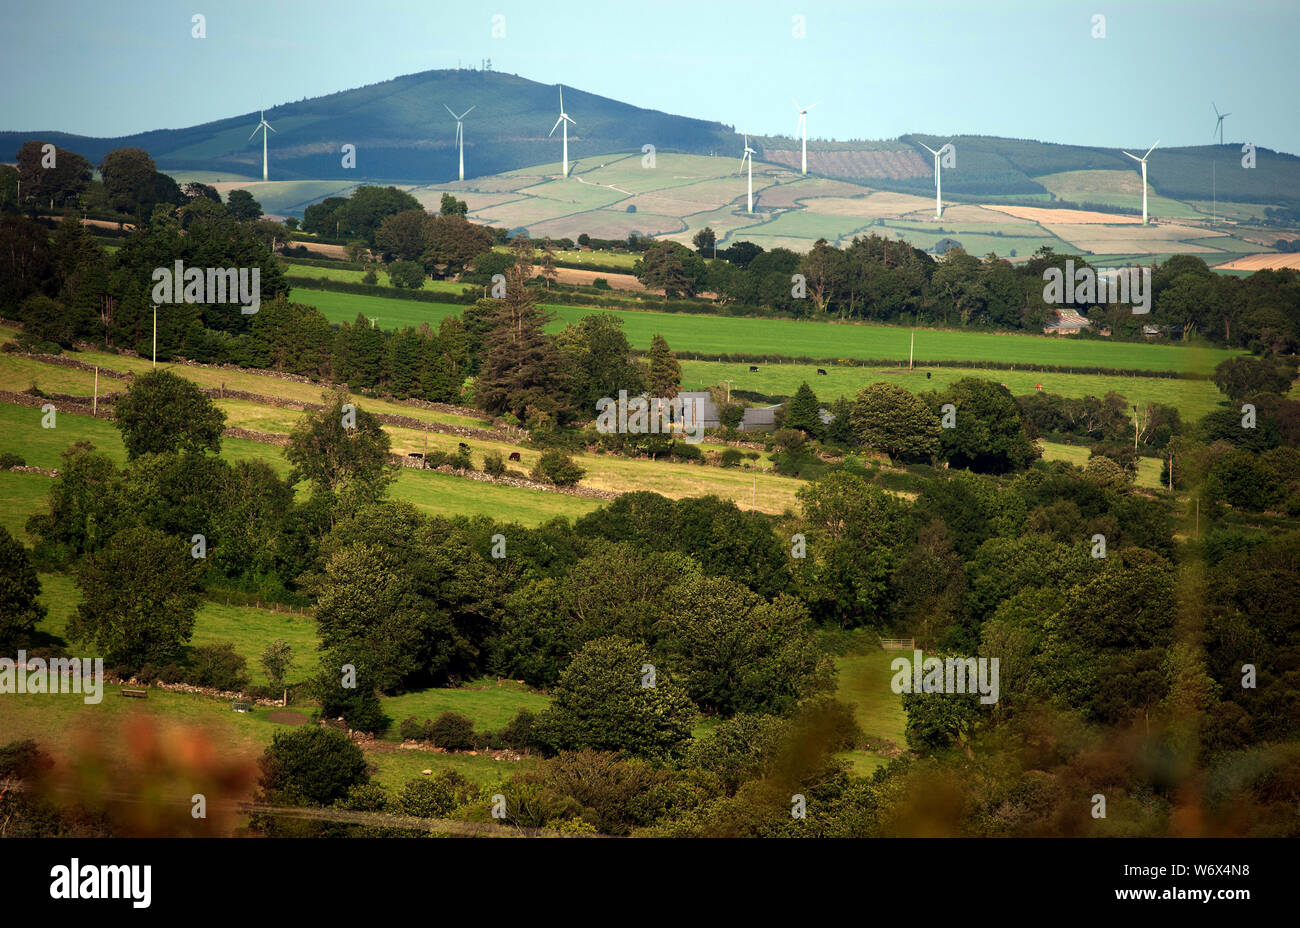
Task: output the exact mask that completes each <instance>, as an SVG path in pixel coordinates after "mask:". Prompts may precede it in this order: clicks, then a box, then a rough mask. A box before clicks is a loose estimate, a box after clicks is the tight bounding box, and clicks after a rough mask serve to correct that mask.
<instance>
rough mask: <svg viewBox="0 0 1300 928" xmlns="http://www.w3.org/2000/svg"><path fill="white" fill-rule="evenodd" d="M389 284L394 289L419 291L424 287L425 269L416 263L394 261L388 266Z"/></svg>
mask: <svg viewBox="0 0 1300 928" xmlns="http://www.w3.org/2000/svg"><path fill="white" fill-rule="evenodd" d="M388 282H389V283H391V284H392V285H393V286H394V287H398V288H402V287H405V288H406V289H407V290H419V289H420V288H421V287H423V286H424V267H423V266H422V265H421V264H420V263H419V262H416V261H394V262H393V263H392V264H390V265H388Z"/></svg>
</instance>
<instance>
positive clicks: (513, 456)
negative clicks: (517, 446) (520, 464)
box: [510, 451, 519, 461]
mask: <svg viewBox="0 0 1300 928" xmlns="http://www.w3.org/2000/svg"><path fill="white" fill-rule="evenodd" d="M510 460H512V461H518V460H519V452H518V451H511V452H510Z"/></svg>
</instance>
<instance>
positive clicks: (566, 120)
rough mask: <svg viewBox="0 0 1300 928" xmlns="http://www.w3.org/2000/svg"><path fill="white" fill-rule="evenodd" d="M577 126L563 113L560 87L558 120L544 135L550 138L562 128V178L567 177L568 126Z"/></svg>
mask: <svg viewBox="0 0 1300 928" xmlns="http://www.w3.org/2000/svg"><path fill="white" fill-rule="evenodd" d="M570 123H573V125H575V126H576V125H577V123H576V122H573V120H572V119H570V118H569V114H568V113H566V112H564V85H563V84H561V85H560V118H559V119H557V120H555V125H553V126H551V131H550V132H548V133H547V134H546V137H547V138H550V137H551V136H552V135H554V134H555V130H556V129H558V128H560V126H564V176H565V177H568V176H569V124H570Z"/></svg>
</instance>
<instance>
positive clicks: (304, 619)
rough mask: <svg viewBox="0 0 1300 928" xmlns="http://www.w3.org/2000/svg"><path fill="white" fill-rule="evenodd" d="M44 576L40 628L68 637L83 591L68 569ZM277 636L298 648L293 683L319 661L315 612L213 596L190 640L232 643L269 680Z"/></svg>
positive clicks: (259, 677) (256, 678) (255, 676)
mask: <svg viewBox="0 0 1300 928" xmlns="http://www.w3.org/2000/svg"><path fill="white" fill-rule="evenodd" d="M40 579H41V603H42V604H43V605H44V606H45V608H46V609H47V610H48V613H47V614H46V617H45V620H44V621H43V622H41V624H40V625H39V626H38V627H39V630H40V631H43V632H46V633H47V634H50V635H54V636H56V637H59V638H64V639H65V641H66V634H67V627H68V620H69V619H70V618H71V617H72V614H73V613H74V612H75V611H76V609H77V605H78V603H80V602H81V592H80V591H79V590H78V589H77V585H76V582H75V581H74V580H73V578H72V577H71V576H68V575H66V574H52V573H43V574H41V576H40ZM276 638H283V639H284V640H285V641H287V642H289V644H290V645H291V646H292V647H293V652H294V656H293V666H292V667H291V668H290V670H289V674H288V677H287V679H288V682H290V683H300V682H302V681H303V680H306V679H307V678H308V677H309V676H311V675H312V674H313V673H314V672H315V671H316V667H317V665H318V662H319V657H318V655H317V652H316V645H317V638H316V624H315V622H314V621H313V620H312V618H311V617H310V616H307V615H303V614H301V613H288V612H274V611H272V610H270V609H258V608H255V607H252V606H228V605H225V604H222V603H219V602H213V601H211V600H209V601H206V602H204V603H203V604H202V606H200V608H199V611H198V614H197V615H196V616H195V620H194V637H193V638H192V639H191V640H190V644H191V645H192V646H196V645H207V644H217V643H218V642H224V641H229V642H232V643H233V644H234V646H235V651H236V653H238V654H240V655H242V656H243V658H244V660H246V661H247V662H248V671H249V677H250V678H251V679H252V682H253V683H254V684H257V685H265V684H266V683H267V682H268V681H267V678H266V672H265V671H264V670H263V669H262V665H261V664H260V663H259V662H258V659H259V658H260V657H261V655H262V649H263V648H265V647H266V645H267V643H269V642H270V641H272V640H273V639H276ZM67 643H68V644H69V645H71V644H72V642H67Z"/></svg>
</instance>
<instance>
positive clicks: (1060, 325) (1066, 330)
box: [1043, 309, 1092, 335]
mask: <svg viewBox="0 0 1300 928" xmlns="http://www.w3.org/2000/svg"><path fill="white" fill-rule="evenodd" d="M1055 315H1056V319H1055V320H1054V321H1052V322H1049V323H1047V325H1045V326H1043V334H1044V335H1076V334H1078V333H1079V332H1082V331H1083V330H1084V329H1086V328H1087V327H1088V326H1090V325H1092V323H1091V322H1089V321H1088V320H1087V318H1086V317H1084V316H1081V315H1079V314H1078V313H1077V312H1075V311H1074V310H1072V309H1058V310H1055Z"/></svg>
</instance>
